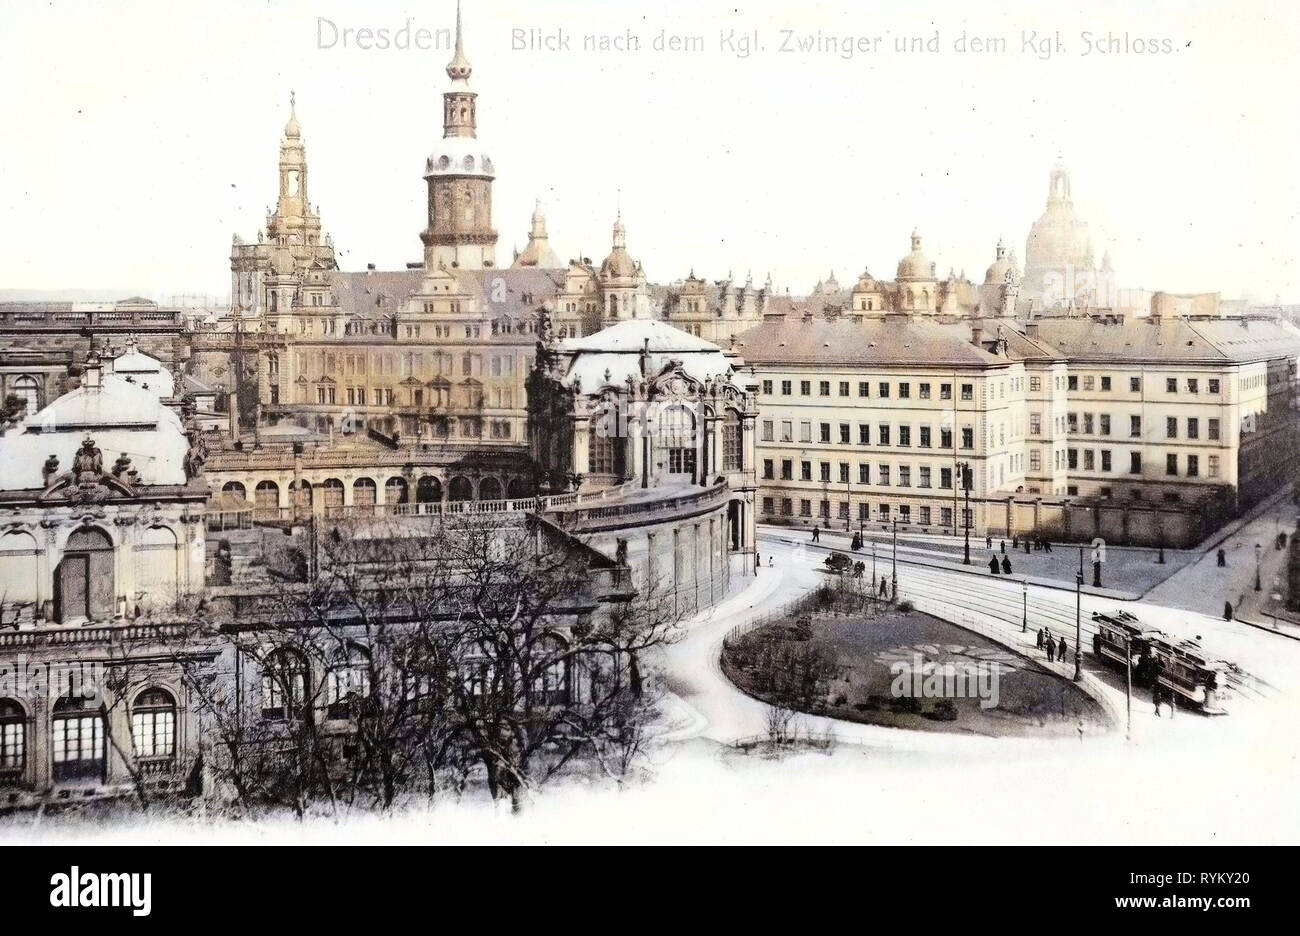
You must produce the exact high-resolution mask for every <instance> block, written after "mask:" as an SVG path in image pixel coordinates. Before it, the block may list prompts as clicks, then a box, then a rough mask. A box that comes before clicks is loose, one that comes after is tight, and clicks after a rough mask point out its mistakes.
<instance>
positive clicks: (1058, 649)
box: [1056, 637, 1068, 662]
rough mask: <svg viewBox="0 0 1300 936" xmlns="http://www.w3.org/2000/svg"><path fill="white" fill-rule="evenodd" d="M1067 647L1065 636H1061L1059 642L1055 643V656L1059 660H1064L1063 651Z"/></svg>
mask: <svg viewBox="0 0 1300 936" xmlns="http://www.w3.org/2000/svg"><path fill="white" fill-rule="evenodd" d="M1067 649H1068V648H1067V647H1066V643H1065V638H1064V637H1062V638H1061V640H1060V642H1059V643H1058V644H1057V645H1056V658H1057V659H1058V660H1060V661H1061V662H1065V651H1066V650H1067Z"/></svg>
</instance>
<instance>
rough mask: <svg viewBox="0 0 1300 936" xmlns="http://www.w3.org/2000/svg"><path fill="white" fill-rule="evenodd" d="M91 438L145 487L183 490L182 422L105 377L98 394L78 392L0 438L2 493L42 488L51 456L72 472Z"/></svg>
mask: <svg viewBox="0 0 1300 936" xmlns="http://www.w3.org/2000/svg"><path fill="white" fill-rule="evenodd" d="M86 436H90V437H91V438H92V439H94V441H95V443H96V445H98V446H99V449H100V452H101V453H102V454H103V459H104V465H105V466H109V465H112V464H113V462H114V461H116V459H117V457H118V456H119V455H121V454H126V455H127V456H129V457H130V459H131V467H132V468H134V469H136V471H138V472H139V474H140V483H142V484H185V483H186V478H185V468H184V463H185V454H186V452H188V451H189V441H188V440H187V438H186V436H185V431H184V429H183V428H182V426H181V421H180V418H179V417H178V416H177V415H176V414H175V413H174V412H173V411H172V410H170V409H168V408H167V407H166V406H164V405H163V404H162V403H161V402H160V401H159V399H158V396H157V394H155V393H153V392H152V391H149V390H145V389H143V388H141V387H137V386H135V385H134V384H130V383H127V382H126V380H125V378H123V377H119V376H117V375H115V374H105V375H104V376H103V384H102V386H100V387H99V388H91V387H78V388H77V389H75V390H72V391H70V392H68V393H65V394H63V396H61V397H59V398H58V399H56V400H54V401H53V402H52V403H50V404H49V405H48V406H46V407H45V408H44V409H42V410H40V411H39V412H37V413H35V414H33V415H31V416H29V417H27V418H26V419H25V420H23V428H22V430H21V431H19V432H13V433H10V434H9V435H6V436H4V437H3V438H0V490H6V491H21V490H27V489H31V488H43V487H44V486H45V484H44V478H43V475H42V468H43V466H44V464H45V460H46V459H47V458H48V457H49V456H51V455H53V456H54V457H56V458H57V459H58V460H59V471H60V472H64V471H68V470H70V469H71V468H72V464H73V458H74V457H75V456H76V454H77V450H78V449H79V448H80V447H81V443H82V440H83V439H85V438H86Z"/></svg>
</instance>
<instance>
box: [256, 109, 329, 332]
mask: <svg viewBox="0 0 1300 936" xmlns="http://www.w3.org/2000/svg"><path fill="white" fill-rule="evenodd" d="M308 192H309V190H308V187H307V149H306V147H305V146H304V145H303V141H302V125H301V124H299V123H298V108H297V100H296V99H295V96H294V94H293V93H292V92H290V94H289V120H288V122H287V123H285V125H284V137H283V138H282V139H281V141H280V165H279V196H278V197H277V199H276V203H275V210H274V211H271V210H270V209H269V208H268V209H267V212H266V227H265V229H264V230H263V231H259V232H258V235H257V240H256V241H255V242H245V241H244V240H242V239H241V238H240V237H239V236H238V235H235V237H234V238H233V241H232V244H231V250H230V303H231V308H232V311H233V313H234V315H235V316H236V317H238V318H255V319H259V320H261V322H262V324H263V325H264V327H266V328H269V329H271V330H274V331H283V330H286V329H290V328H292V327H293V323H292V322H291V320H290V316H291V312H292V309H293V308H294V307H295V305H297V306H304V305H314V306H328V305H330V282H329V274H330V271H332V270H335V269H337V263H336V261H335V256H334V244H333V242H332V241H331V240H330V238H329V236H328V235H326V234H324V233H323V231H322V228H321V220H320V213H319V212H317V211H316V209H315V208H314V207H312V204H311V201H310V197H309V194H308Z"/></svg>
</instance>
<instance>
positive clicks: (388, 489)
mask: <svg viewBox="0 0 1300 936" xmlns="http://www.w3.org/2000/svg"><path fill="white" fill-rule="evenodd" d="M410 497H411V492H410V488H409V486H408V485H407V483H406V479H405V478H399V477H392V478H389V479H388V480H387V481H385V482H384V503H386V504H393V505H397V504H405V503H406V502H407V501H408V500H410Z"/></svg>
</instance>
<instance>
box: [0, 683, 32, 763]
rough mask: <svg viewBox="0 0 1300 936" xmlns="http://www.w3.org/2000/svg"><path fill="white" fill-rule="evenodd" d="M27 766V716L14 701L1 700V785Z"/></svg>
mask: <svg viewBox="0 0 1300 936" xmlns="http://www.w3.org/2000/svg"><path fill="white" fill-rule="evenodd" d="M26 766H27V715H26V713H25V712H23V708H22V706H21V705H19V704H18V703H17V702H15V701H14V700H13V699H0V783H3V782H4V781H5V780H14V779H17V778H19V777H21V776H22V774H23V768H25V767H26Z"/></svg>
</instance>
